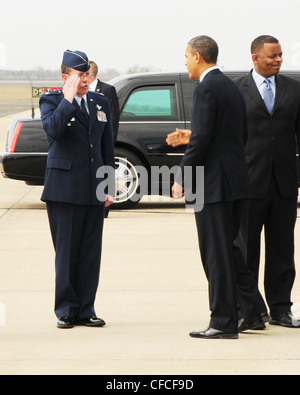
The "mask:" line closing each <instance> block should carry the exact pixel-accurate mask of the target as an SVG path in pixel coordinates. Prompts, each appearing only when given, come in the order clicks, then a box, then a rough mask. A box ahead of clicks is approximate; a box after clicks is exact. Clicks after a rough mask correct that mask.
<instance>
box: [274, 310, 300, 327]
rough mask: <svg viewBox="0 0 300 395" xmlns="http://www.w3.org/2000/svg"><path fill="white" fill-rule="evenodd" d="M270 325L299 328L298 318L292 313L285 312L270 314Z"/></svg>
mask: <svg viewBox="0 0 300 395" xmlns="http://www.w3.org/2000/svg"><path fill="white" fill-rule="evenodd" d="M271 317H272V318H271V320H270V325H280V326H284V327H286V328H300V320H297V318H295V317H294V316H293V314H292V313H290V312H287V313H283V314H280V315H279V316H274V315H271Z"/></svg>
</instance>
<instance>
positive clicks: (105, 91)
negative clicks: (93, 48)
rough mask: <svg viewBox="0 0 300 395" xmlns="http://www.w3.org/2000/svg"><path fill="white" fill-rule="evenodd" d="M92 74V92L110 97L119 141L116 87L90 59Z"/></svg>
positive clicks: (115, 139)
mask: <svg viewBox="0 0 300 395" xmlns="http://www.w3.org/2000/svg"><path fill="white" fill-rule="evenodd" d="M90 66H91V69H90V74H89V84H90V88H89V90H90V91H92V92H97V93H99V94H101V95H104V96H106V97H107V98H108V101H109V104H110V111H111V118H112V125H113V135H114V141H115V142H116V141H117V138H118V133H119V122H120V104H119V99H118V96H117V92H116V88H115V87H114V86H112V85H109V84H106V83H105V82H103V81H100V80H99V79H98V72H99V69H98V65H97V64H96V63H95V62H93V61H90ZM109 211H110V207H106V208H105V213H104V216H105V218H108V216H109Z"/></svg>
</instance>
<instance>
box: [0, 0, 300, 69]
mask: <svg viewBox="0 0 300 395" xmlns="http://www.w3.org/2000/svg"><path fill="white" fill-rule="evenodd" d="M299 16H300V0H273V1H270V2H267V1H262V0H251V1H243V0H212V1H210V0H205V1H203V0H180V1H179V0H151V1H150V0H149V1H148V0H147V1H145V0H107V1H103V0H88V1H80V0H67V1H62V0H51V1H44V0H14V1H11V0H5V1H4V2H3V4H2V5H1V23H0V68H2V69H4V68H5V69H25V70H27V69H31V68H34V67H38V66H41V67H43V68H47V69H51V70H55V69H57V68H59V66H60V63H61V60H62V54H63V52H64V51H65V50H66V49H70V50H81V51H83V52H86V53H87V54H88V56H89V58H90V60H94V61H96V62H97V63H98V64H99V66H100V68H102V69H108V68H115V69H117V70H119V71H121V72H122V71H125V70H127V69H128V68H129V67H131V66H134V65H139V66H151V67H153V68H154V69H157V70H163V71H173V70H174V71H181V70H185V66H184V63H185V58H184V53H185V48H186V44H187V42H188V41H189V40H190V39H191V38H193V37H195V36H198V35H201V34H206V35H209V36H211V37H213V38H214V39H215V40H216V41H217V42H218V44H219V47H220V56H219V66H220V67H222V68H223V69H225V70H237V69H243V70H248V69H250V68H251V67H252V63H251V56H250V49H249V48H250V44H251V42H252V40H253V39H254V38H256V37H257V36H259V35H261V34H271V35H273V36H275V37H277V38H278V39H279V40H280V42H281V44H282V49H283V53H284V64H283V69H286V70H288V69H290V70H295V69H299V70H300V22H299Z"/></svg>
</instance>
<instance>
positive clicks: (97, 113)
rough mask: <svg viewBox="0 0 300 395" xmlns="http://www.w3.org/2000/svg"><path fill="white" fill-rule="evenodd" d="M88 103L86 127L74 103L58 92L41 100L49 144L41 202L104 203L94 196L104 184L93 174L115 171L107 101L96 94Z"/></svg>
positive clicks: (90, 204) (90, 95)
mask: <svg viewBox="0 0 300 395" xmlns="http://www.w3.org/2000/svg"><path fill="white" fill-rule="evenodd" d="M87 101H88V106H89V114H90V120H89V125H88V124H87V122H86V120H85V118H84V115H83V113H82V112H81V110H80V108H79V106H78V104H77V102H76V100H74V102H73V104H71V103H70V102H68V101H67V100H66V99H64V96H63V93H62V92H61V91H58V92H51V93H49V94H45V95H43V96H42V97H41V99H40V109H41V117H42V123H43V128H44V130H45V132H46V134H47V137H48V142H49V152H48V161H47V170H46V175H45V188H44V192H43V195H42V198H41V199H42V201H45V202H48V201H52V202H62V203H71V204H80V205H89V206H99V205H103V204H104V203H105V202H104V201H99V200H98V198H97V195H96V191H97V187H98V185H99V184H100V183H101V182H102V181H103V178H97V177H96V174H97V170H98V169H99V168H100V167H101V166H110V167H111V168H113V169H114V168H115V159H114V142H113V131H112V121H111V112H110V107H109V102H108V100H107V99H106V98H105V97H104V96H102V95H100V94H98V93H94V92H89V93H88V95H87ZM112 188H113V190H114V185H113V186H112Z"/></svg>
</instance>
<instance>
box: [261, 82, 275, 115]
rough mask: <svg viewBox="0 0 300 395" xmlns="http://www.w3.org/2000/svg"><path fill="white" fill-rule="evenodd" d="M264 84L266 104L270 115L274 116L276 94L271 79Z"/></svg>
mask: <svg viewBox="0 0 300 395" xmlns="http://www.w3.org/2000/svg"><path fill="white" fill-rule="evenodd" d="M264 83H265V86H264V88H263V98H264V102H265V105H266V107H267V109H268V111H269V113H270V114H272V112H273V108H274V94H273V91H272V88H271V81H270V80H269V79H265V80H264Z"/></svg>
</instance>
